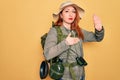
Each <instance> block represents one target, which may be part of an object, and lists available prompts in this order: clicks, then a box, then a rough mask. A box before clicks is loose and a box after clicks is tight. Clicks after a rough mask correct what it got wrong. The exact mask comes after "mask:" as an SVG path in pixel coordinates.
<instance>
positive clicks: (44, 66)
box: [39, 22, 65, 79]
mask: <svg viewBox="0 0 120 80" xmlns="http://www.w3.org/2000/svg"><path fill="white" fill-rule="evenodd" d="M52 27H54V28H55V29H56V31H57V43H59V42H60V41H62V39H63V37H65V36H64V35H63V33H62V30H61V29H60V27H59V26H57V27H56V26H54V22H52ZM47 35H48V33H45V34H44V35H43V36H41V45H42V48H43V50H44V45H45V40H46V37H47ZM58 61H59V59H58V57H55V58H53V59H51V60H49V61H47V60H44V61H42V63H41V65H40V72H39V74H40V78H41V79H44V78H46V77H47V75H48V73H49V72H52V71H51V68H50V71H49V65H48V62H49V63H50V66H53V65H52V64H53V63H57V65H55V66H56V67H57V66H58V65H59V66H61V67H62V68H61V72H63V71H64V68H63V66H62V65H61V63H59V62H58ZM58 63H59V64H58ZM54 72H55V71H54ZM57 73H58V72H57ZM49 74H50V77H51V78H56V76H58V77H57V78H59V77H62V75H63V74H61V75H55V73H52V75H51V73H49ZM53 74H54V75H53ZM57 78H56V79H57Z"/></svg>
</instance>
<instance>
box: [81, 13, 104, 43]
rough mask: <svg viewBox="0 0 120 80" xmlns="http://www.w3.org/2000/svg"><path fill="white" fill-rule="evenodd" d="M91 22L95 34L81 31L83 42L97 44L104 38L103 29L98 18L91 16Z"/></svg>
mask: <svg viewBox="0 0 120 80" xmlns="http://www.w3.org/2000/svg"><path fill="white" fill-rule="evenodd" d="M93 22H94V27H95V33H93V32H88V31H85V30H83V34H84V41H85V42H90V41H98V42H99V41H101V40H102V39H103V38H104V28H103V26H102V23H101V20H100V18H99V17H98V16H96V15H93Z"/></svg>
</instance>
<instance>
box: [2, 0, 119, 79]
mask: <svg viewBox="0 0 120 80" xmlns="http://www.w3.org/2000/svg"><path fill="white" fill-rule="evenodd" d="M63 1H65V0H0V80H40V78H39V66H40V63H41V61H42V60H44V57H43V50H42V48H41V44H40V36H42V35H43V34H44V33H45V32H48V30H49V28H50V27H51V22H52V21H53V18H52V13H53V12H56V11H57V10H58V7H59V5H60V3H61V2H63ZM72 1H73V2H75V3H76V4H78V5H80V6H81V7H83V8H84V9H85V11H86V13H85V15H84V17H83V19H82V20H81V22H80V23H79V25H80V26H81V27H82V28H84V29H86V30H89V31H94V27H93V20H92V15H93V14H94V13H95V14H96V15H98V16H99V17H100V18H101V20H102V23H103V25H104V28H105V37H104V40H103V41H102V42H99V43H97V42H92V43H85V44H84V55H85V58H86V60H87V62H88V66H87V67H86V68H85V69H86V80H120V77H119V76H120V47H119V46H120V30H119V29H120V4H119V3H120V0H72ZM45 80H51V79H50V78H49V77H47V79H45Z"/></svg>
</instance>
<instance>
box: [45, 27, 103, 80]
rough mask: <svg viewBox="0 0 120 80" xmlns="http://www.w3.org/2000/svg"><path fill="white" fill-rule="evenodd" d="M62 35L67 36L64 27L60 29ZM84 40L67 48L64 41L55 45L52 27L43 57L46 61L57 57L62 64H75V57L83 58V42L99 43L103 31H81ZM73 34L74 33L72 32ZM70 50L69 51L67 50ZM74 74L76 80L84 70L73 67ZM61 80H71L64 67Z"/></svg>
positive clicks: (68, 72) (67, 70) (67, 32)
mask: <svg viewBox="0 0 120 80" xmlns="http://www.w3.org/2000/svg"><path fill="white" fill-rule="evenodd" d="M60 28H61V30H62V32H63V34H64V35H68V34H69V33H70V30H68V29H66V28H65V27H64V26H61V27H60ZM82 32H83V35H84V40H82V39H80V41H79V42H78V43H77V44H75V45H72V46H69V45H67V44H66V43H65V39H63V41H61V42H60V43H58V44H57V32H56V29H55V28H54V27H52V28H51V29H50V31H49V32H48V36H47V38H46V41H45V47H44V55H45V58H46V59H47V60H49V59H52V58H54V57H56V56H59V58H60V59H62V60H63V63H66V62H68V63H73V62H76V57H78V56H79V57H80V56H82V57H83V44H82V43H83V42H99V41H101V40H102V39H103V37H104V29H102V30H101V31H97V30H95V32H89V31H86V30H84V29H82ZM74 33H75V32H74ZM69 49H71V50H69ZM73 70H74V73H75V75H76V80H80V78H81V77H82V76H83V75H84V68H83V67H81V66H75V67H73ZM62 79H63V80H73V79H72V77H71V73H70V71H69V68H68V67H66V68H65V71H64V76H63V77H62Z"/></svg>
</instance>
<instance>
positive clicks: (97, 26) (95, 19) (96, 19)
mask: <svg viewBox="0 0 120 80" xmlns="http://www.w3.org/2000/svg"><path fill="white" fill-rule="evenodd" d="M93 22H94V26H95V29H97V30H98V31H101V30H102V23H101V20H100V18H99V17H98V16H97V15H93Z"/></svg>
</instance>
